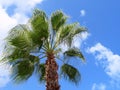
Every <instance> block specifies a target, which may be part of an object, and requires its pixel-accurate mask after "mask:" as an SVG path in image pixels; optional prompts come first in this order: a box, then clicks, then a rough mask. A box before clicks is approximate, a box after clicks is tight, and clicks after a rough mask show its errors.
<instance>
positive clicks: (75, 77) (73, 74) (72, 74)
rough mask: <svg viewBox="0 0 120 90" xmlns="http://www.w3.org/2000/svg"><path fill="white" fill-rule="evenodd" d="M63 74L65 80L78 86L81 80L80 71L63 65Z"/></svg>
mask: <svg viewBox="0 0 120 90" xmlns="http://www.w3.org/2000/svg"><path fill="white" fill-rule="evenodd" d="M61 74H62V75H63V76H64V78H65V79H67V80H70V81H72V82H74V83H75V84H78V82H79V81H80V79H81V75H80V73H79V71H78V70H77V69H76V68H75V67H73V66H71V65H69V64H64V65H62V67H61Z"/></svg>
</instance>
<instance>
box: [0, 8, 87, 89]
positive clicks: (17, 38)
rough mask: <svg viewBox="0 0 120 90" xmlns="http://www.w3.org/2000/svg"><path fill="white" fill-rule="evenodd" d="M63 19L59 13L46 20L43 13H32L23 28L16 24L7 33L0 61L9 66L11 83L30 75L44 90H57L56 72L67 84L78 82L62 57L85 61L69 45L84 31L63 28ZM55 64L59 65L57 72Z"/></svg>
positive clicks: (74, 25)
mask: <svg viewBox="0 0 120 90" xmlns="http://www.w3.org/2000/svg"><path fill="white" fill-rule="evenodd" d="M67 18H68V16H66V15H65V14H64V13H63V12H62V11H61V10H58V11H55V12H53V13H52V15H51V17H49V18H48V17H47V16H46V14H45V12H44V11H42V10H39V9H35V10H34V12H33V15H32V17H31V18H30V20H29V21H28V23H27V24H19V25H17V26H15V27H14V28H12V29H11V30H10V32H9V34H8V36H7V37H6V38H5V41H6V45H5V48H4V52H3V53H4V57H3V59H2V61H5V62H8V63H9V64H11V65H12V78H13V80H14V81H15V82H17V83H19V82H22V81H25V80H27V79H28V78H29V77H30V76H31V75H32V74H33V73H34V74H37V75H38V76H39V80H40V81H45V83H46V90H60V85H59V82H58V78H59V76H58V71H60V73H59V74H60V75H62V76H64V78H66V79H67V80H70V81H72V82H74V83H78V82H79V80H80V73H79V71H78V70H77V68H75V67H74V66H72V65H71V64H69V63H68V61H69V59H67V58H66V57H78V58H80V59H81V60H82V61H85V59H84V56H83V55H82V53H81V52H80V49H79V48H77V47H75V46H74V45H73V42H74V38H76V37H77V38H81V33H82V32H86V28H85V27H82V26H80V25H79V23H72V24H67ZM63 45H64V46H67V48H64V47H62V46H63ZM63 49H67V50H65V51H64V50H63ZM62 54H63V55H62ZM58 60H59V61H61V62H63V64H62V65H61V64H60V70H58V68H59V67H58V64H59V63H57V61H58Z"/></svg>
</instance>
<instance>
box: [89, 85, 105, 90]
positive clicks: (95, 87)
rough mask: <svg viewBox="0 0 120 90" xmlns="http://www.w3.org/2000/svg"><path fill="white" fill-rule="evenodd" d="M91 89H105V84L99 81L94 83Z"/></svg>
mask: <svg viewBox="0 0 120 90" xmlns="http://www.w3.org/2000/svg"><path fill="white" fill-rule="evenodd" d="M91 90H106V85H105V84H103V83H100V84H96V83H94V84H93V85H92V89H91Z"/></svg>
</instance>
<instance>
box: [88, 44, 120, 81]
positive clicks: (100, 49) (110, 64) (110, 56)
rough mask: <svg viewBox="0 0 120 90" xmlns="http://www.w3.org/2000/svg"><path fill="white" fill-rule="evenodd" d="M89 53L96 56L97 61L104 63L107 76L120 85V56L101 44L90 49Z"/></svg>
mask: <svg viewBox="0 0 120 90" xmlns="http://www.w3.org/2000/svg"><path fill="white" fill-rule="evenodd" d="M89 52H90V53H92V54H94V55H95V57H96V59H97V60H98V61H99V62H100V63H102V64H101V65H102V66H103V67H104V69H105V72H106V74H107V75H108V76H110V77H111V79H112V80H113V81H115V82H118V83H120V55H117V54H114V53H113V52H112V51H111V50H110V49H108V48H106V47H104V46H103V45H102V44H100V43H97V44H96V45H95V46H93V47H91V48H89Z"/></svg>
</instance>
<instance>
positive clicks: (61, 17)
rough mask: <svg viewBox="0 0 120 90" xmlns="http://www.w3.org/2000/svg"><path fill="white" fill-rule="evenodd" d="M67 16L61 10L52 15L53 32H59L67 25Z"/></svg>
mask: <svg viewBox="0 0 120 90" xmlns="http://www.w3.org/2000/svg"><path fill="white" fill-rule="evenodd" d="M66 20H67V16H66V15H65V14H64V13H63V12H62V11H60V10H58V11H56V12H54V13H52V15H51V24H52V28H53V30H56V31H58V29H59V28H60V27H61V26H62V25H64V24H65V23H66Z"/></svg>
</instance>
